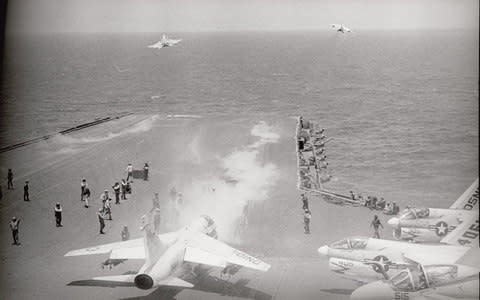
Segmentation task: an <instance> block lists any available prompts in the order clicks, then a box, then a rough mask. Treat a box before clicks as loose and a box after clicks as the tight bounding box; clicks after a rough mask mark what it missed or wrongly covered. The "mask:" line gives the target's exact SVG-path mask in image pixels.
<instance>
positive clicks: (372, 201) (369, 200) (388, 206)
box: [350, 191, 400, 215]
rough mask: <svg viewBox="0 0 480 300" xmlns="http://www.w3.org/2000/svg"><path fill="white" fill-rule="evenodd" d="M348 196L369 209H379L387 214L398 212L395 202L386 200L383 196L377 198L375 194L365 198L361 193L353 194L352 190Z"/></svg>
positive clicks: (398, 208)
mask: <svg viewBox="0 0 480 300" xmlns="http://www.w3.org/2000/svg"><path fill="white" fill-rule="evenodd" d="M350 197H351V198H352V200H355V201H358V203H359V204H360V205H363V206H365V207H368V208H370V209H375V210H381V211H383V213H384V214H387V215H397V214H398V213H399V212H400V207H399V206H398V205H397V203H396V202H387V201H385V199H384V198H383V197H381V198H380V199H378V198H377V197H375V196H367V197H366V198H365V197H363V196H362V195H361V194H355V193H354V192H353V191H350Z"/></svg>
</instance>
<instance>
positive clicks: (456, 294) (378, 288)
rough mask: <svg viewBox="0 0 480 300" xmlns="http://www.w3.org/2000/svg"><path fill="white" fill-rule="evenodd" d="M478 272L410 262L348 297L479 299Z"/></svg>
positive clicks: (367, 299) (374, 299)
mask: <svg viewBox="0 0 480 300" xmlns="http://www.w3.org/2000/svg"><path fill="white" fill-rule="evenodd" d="M378 267H379V268H381V266H378ZM478 272H479V269H478V268H474V267H469V266H465V265H458V264H435V265H422V264H419V263H417V262H415V261H412V262H411V264H410V265H408V267H406V268H404V269H403V270H402V271H401V272H399V273H398V274H396V275H395V276H393V277H392V278H389V277H388V275H386V274H384V277H385V279H384V280H379V281H375V282H371V283H369V284H366V285H364V286H361V287H359V288H357V289H356V290H355V291H353V293H352V295H351V296H350V299H356V300H390V299H404V300H407V299H408V300H426V299H438V300H441V299H478V297H479V288H478V286H479V285H478V284H479V277H478Z"/></svg>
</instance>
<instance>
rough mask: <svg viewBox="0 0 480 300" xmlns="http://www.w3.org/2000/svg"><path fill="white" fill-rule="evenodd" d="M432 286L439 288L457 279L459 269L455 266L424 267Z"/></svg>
mask: <svg viewBox="0 0 480 300" xmlns="http://www.w3.org/2000/svg"><path fill="white" fill-rule="evenodd" d="M424 270H425V274H426V275H427V280H428V283H429V284H430V286H437V285H441V284H444V283H446V282H450V281H452V280H454V279H455V278H457V276H458V267H457V266H455V265H431V266H425V267H424Z"/></svg>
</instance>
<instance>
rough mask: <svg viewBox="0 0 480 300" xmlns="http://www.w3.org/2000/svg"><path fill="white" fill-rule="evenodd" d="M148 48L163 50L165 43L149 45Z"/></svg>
mask: <svg viewBox="0 0 480 300" xmlns="http://www.w3.org/2000/svg"><path fill="white" fill-rule="evenodd" d="M148 48H153V49H160V48H163V43H162V42H156V43H155V44H153V45H149V46H148Z"/></svg>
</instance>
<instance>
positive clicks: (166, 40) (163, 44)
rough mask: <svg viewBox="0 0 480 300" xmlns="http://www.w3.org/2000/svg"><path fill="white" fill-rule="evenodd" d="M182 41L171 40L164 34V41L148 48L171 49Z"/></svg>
mask: <svg viewBox="0 0 480 300" xmlns="http://www.w3.org/2000/svg"><path fill="white" fill-rule="evenodd" d="M181 41H182V40H181V39H179V40H173V39H169V38H168V37H167V36H166V35H165V34H163V35H162V39H161V40H160V41H158V42H156V43H155V44H153V45H150V46H148V48H153V49H161V48H165V47H171V46H174V45H176V44H178V43H180V42H181Z"/></svg>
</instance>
